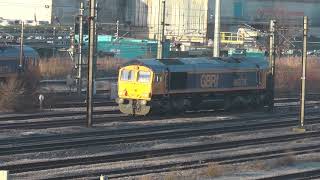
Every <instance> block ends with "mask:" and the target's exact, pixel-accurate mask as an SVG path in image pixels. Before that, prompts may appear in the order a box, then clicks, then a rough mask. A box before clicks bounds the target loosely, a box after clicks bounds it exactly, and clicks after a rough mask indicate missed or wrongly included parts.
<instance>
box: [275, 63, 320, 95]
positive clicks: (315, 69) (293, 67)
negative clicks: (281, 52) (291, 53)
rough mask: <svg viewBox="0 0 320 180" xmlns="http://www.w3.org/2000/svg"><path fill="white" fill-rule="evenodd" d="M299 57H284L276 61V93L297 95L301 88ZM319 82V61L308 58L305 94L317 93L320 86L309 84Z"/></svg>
mask: <svg viewBox="0 0 320 180" xmlns="http://www.w3.org/2000/svg"><path fill="white" fill-rule="evenodd" d="M301 62H302V60H301V57H300V58H299V57H285V58H280V59H277V60H276V82H275V83H276V92H277V93H281V94H282V93H283V94H295V95H296V94H298V93H299V92H300V86H301V72H302V71H301V70H302V69H301V68H302V67H301ZM319 80H320V59H319V58H316V57H308V60H307V92H313V93H314V92H318V91H319V90H320V84H317V83H311V82H317V81H319Z"/></svg>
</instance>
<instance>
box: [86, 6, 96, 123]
mask: <svg viewBox="0 0 320 180" xmlns="http://www.w3.org/2000/svg"><path fill="white" fill-rule="evenodd" d="M89 20H90V31H89V54H88V82H87V83H88V84H87V126H88V127H91V126H92V118H93V78H94V72H93V71H94V59H95V58H94V57H95V53H96V0H90V18H89Z"/></svg>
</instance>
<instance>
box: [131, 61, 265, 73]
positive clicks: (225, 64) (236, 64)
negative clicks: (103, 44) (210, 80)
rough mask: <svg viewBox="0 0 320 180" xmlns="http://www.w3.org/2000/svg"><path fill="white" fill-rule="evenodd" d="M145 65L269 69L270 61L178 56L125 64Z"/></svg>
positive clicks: (188, 69)
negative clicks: (176, 57)
mask: <svg viewBox="0 0 320 180" xmlns="http://www.w3.org/2000/svg"><path fill="white" fill-rule="evenodd" d="M133 64H138V65H143V66H146V67H149V68H150V69H152V70H153V71H154V72H163V71H166V69H169V71H170V72H192V71H195V70H196V71H206V72H210V71H212V70H225V69H230V70H232V69H240V70H241V69H257V68H260V69H267V68H268V61H267V60H266V58H264V57H245V58H233V57H228V58H205V57H204V58H178V59H162V60H158V59H138V60H133V61H130V62H128V63H127V64H125V65H133Z"/></svg>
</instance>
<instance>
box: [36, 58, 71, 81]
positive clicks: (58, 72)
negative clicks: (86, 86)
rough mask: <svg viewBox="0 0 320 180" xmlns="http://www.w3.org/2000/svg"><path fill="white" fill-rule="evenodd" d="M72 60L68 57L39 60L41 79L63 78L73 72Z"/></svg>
mask: <svg viewBox="0 0 320 180" xmlns="http://www.w3.org/2000/svg"><path fill="white" fill-rule="evenodd" d="M73 69H74V62H72V61H71V60H70V59H58V58H50V59H48V60H44V59H41V60H40V62H39V70H40V75H41V77H42V78H43V79H65V78H66V77H67V75H70V74H72V73H73Z"/></svg>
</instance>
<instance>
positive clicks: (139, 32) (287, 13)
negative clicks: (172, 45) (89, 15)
mask: <svg viewBox="0 0 320 180" xmlns="http://www.w3.org/2000/svg"><path fill="white" fill-rule="evenodd" d="M79 2H80V1H79V0H68V1H66V0H23V1H21V0H0V17H2V18H4V19H13V20H20V19H22V20H36V21H47V22H49V23H59V24H63V25H72V24H73V23H74V18H75V16H76V15H77V14H78V12H79ZM161 2H162V1H161V0H98V14H99V16H98V22H99V23H100V25H101V26H103V25H106V26H108V28H106V29H110V26H111V27H112V28H111V30H109V31H105V32H106V33H111V32H113V33H114V30H115V26H116V22H117V21H119V22H120V27H119V28H120V31H122V32H123V33H122V34H125V35H126V36H131V37H138V38H151V39H156V38H157V37H158V34H159V32H160V31H159V30H160V25H161V18H162V3H161ZM221 3H222V21H221V23H222V31H230V32H237V29H238V28H239V25H249V26H253V27H256V28H258V29H259V28H260V29H266V28H267V27H268V24H269V21H270V19H279V20H280V21H282V22H285V23H292V25H296V26H299V25H301V22H302V16H304V15H307V16H309V17H310V23H311V29H310V33H311V34H312V35H316V36H320V21H319V20H318V18H319V16H318V10H319V7H320V2H319V1H318V0H304V1H298V0H222V1H221ZM214 6H215V0H166V12H165V19H166V22H165V23H166V27H165V34H166V36H167V38H168V39H170V40H173V41H185V42H188V41H190V42H194V43H202V42H204V41H207V39H209V38H212V36H213V23H214V9H215V7H214ZM13 12H14V13H13ZM112 30H113V31H112Z"/></svg>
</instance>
